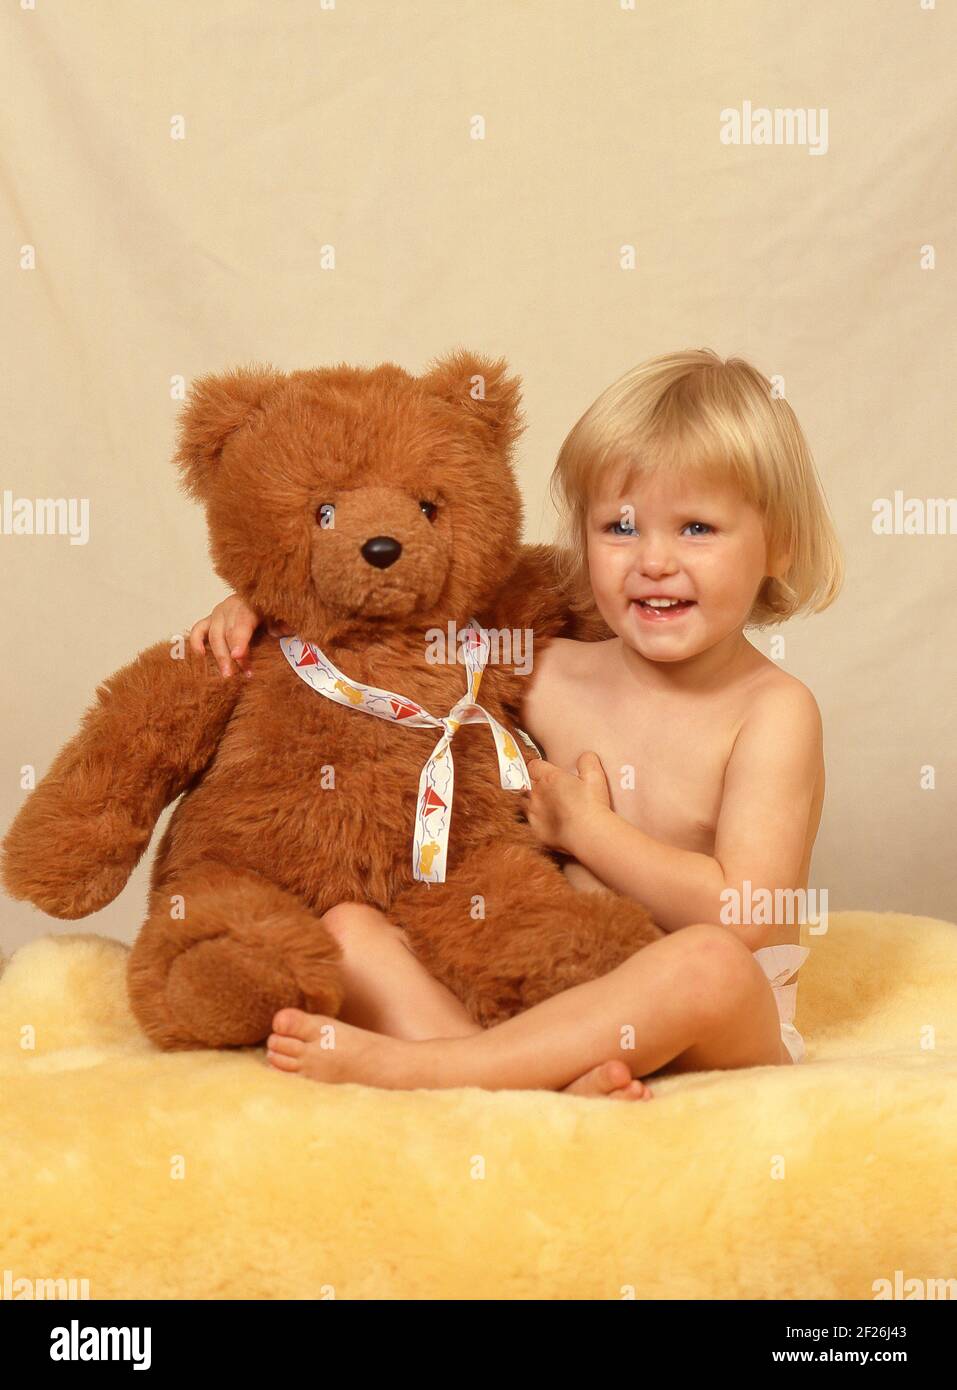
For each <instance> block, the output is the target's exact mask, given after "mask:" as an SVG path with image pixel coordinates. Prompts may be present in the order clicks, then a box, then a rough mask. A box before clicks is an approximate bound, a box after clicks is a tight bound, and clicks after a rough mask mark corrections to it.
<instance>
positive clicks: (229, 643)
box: [189, 594, 289, 676]
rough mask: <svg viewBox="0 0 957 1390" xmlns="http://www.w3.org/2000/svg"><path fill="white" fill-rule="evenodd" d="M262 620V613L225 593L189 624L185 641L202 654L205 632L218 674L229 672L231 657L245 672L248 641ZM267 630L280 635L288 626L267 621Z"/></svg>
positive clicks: (277, 635)
mask: <svg viewBox="0 0 957 1390" xmlns="http://www.w3.org/2000/svg"><path fill="white" fill-rule="evenodd" d="M262 621H263V615H262V613H260V612H258V611H257V610H256V609H255V608H250V606H249V604H248V603H246V602H245V601H244V600H243V599H241V598H240V597H239V595H238V594H229V595H228V597H227V598H224V599H223V600H222V602H221V603H217V605H216V607H215V608H214V609H213V611H212V613H210V615H209V617H207V618H200V620H199V622H198V623H194V624H193V626H192V627H191V628H190V631H189V645H190V647H191V648H192V650H193V651H194V652H196V654H197V655H198V656H202V654H203V644H204V643H205V641H206V637H207V634H208V636H209V645H210V649H211V650H212V653H213V656H214V657H215V658H216V661H217V663H218V664H219V670H220V674H221V675H223V676H230V675H232V673H233V664H232V661H231V660H230V657H232V658H234V659H235V661H236V665H237V666H238V667H240V668H241V669H242V671H243V672H244V673H245V674H246V675H247V676H248V675H249V674H250V671H249V641H250V638H251V637H252V635H253V633H254V632H255V631H256V628H257V627H258V626H259V624H260V623H261V622H262ZM269 632H270V635H271V636H273V637H283V636H285V635H286V634H288V632H289V629H288V627H287V626H286V624H285V623H270V624H269Z"/></svg>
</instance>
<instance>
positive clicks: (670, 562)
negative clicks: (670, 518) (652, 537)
mask: <svg viewBox="0 0 957 1390" xmlns="http://www.w3.org/2000/svg"><path fill="white" fill-rule="evenodd" d="M638 568H639V569H640V570H641V572H642V574H647V575H648V576H649V578H652V579H657V578H658V577H659V576H660V575H662V574H672V573H673V572H674V570H675V569H676V565H675V561H674V556H673V555H672V554H671V552H670V550H669V549H668V548H667V547H666V546H664V545H662V544H661V543H660V542H658V541H651V542H649V543H647V544H646V545H645V546H644V547H643V548H642V550H641V552H640V554H639V555H638Z"/></svg>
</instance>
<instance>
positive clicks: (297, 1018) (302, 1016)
mask: <svg viewBox="0 0 957 1390" xmlns="http://www.w3.org/2000/svg"><path fill="white" fill-rule="evenodd" d="M331 1022H332V1020H331V1019H328V1018H325V1017H324V1016H323V1015H322V1014H307V1013H303V1011H302V1009H280V1010H279V1012H278V1013H277V1014H276V1016H275V1018H274V1019H273V1021H272V1026H273V1032H274V1033H285V1034H286V1035H287V1036H289V1037H292V1038H301V1039H302V1041H303V1042H312V1040H313V1039H314V1038H319V1037H321V1036H322V1030H323V1028H324V1027H325V1025H326V1024H329V1023H331Z"/></svg>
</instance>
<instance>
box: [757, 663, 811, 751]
mask: <svg viewBox="0 0 957 1390" xmlns="http://www.w3.org/2000/svg"><path fill="white" fill-rule="evenodd" d="M761 660H762V665H761V666H760V667H758V669H757V671H756V672H755V680H754V685H753V688H752V691H751V693H750V698H749V699H748V702H747V706H746V715H745V718H744V720H743V721H742V724H743V727H747V726H748V725H750V726H751V730H750V732H754V733H756V732H760V733H761V734H763V735H764V737H766V738H768V739H772V738H774V737H775V736H776V735H785V734H787V735H789V736H790V737H791V738H795V737H796V738H799V739H801V740H802V741H805V742H807V743H808V744H819V743H820V742H821V739H822V737H823V725H822V720H821V711H820V708H819V706H818V703H817V700H816V699H815V698H814V694H813V692H812V691H811V690H810V689H809V688H808V687H807V686H806V685H805V684H804V682H803V681H801V680H798V678H797V676H792V675H791V674H790V673H789V672H788V671H782V670H781V668H780V666H777V665H775V663H774V662H773V661H769V660H768V659H767V657H762V658H761Z"/></svg>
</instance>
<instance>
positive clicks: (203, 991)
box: [166, 936, 336, 1047]
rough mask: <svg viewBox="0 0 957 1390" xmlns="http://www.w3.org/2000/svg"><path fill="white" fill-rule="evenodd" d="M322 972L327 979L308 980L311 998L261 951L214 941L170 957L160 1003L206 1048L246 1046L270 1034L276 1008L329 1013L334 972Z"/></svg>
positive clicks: (229, 941)
mask: <svg viewBox="0 0 957 1390" xmlns="http://www.w3.org/2000/svg"><path fill="white" fill-rule="evenodd" d="M326 969H327V971H328V975H329V978H328V980H327V981H325V982H323V981H322V980H321V979H318V978H315V975H313V978H312V980H311V984H312V988H313V991H314V993H313V994H311V995H307V994H306V993H305V992H304V991H303V990H302V989H301V988H300V987H299V985H298V984H297V982H296V979H295V977H294V976H293V974H292V973H291V972H290V971H288V970H286V969H285V968H283V964H282V963H281V962H276V963H275V964H271V963H270V962H269V961H268V954H267V951H264V950H263V948H262V947H255V946H246V945H243V944H242V943H241V942H239V941H236V940H235V939H234V938H232V937H225V936H220V937H217V938H216V939H215V940H212V941H201V942H199V944H198V945H196V946H193V947H191V948H190V950H188V951H185V952H184V953H183V954H182V955H181V956H178V957H177V958H176V960H175V961H174V962H173V965H172V968H171V969H170V972H169V977H168V979H167V981H166V1002H167V1004H168V1006H169V1011H170V1014H171V1015H172V1017H173V1018H174V1019H176V1020H177V1021H179V1022H180V1023H181V1025H182V1026H183V1028H184V1029H188V1030H189V1031H190V1033H192V1034H193V1036H195V1037H197V1038H201V1039H202V1041H203V1042H204V1044H205V1045H206V1046H207V1047H251V1046H253V1045H254V1044H255V1043H258V1042H261V1041H262V1040H263V1038H265V1037H267V1036H268V1035H269V1033H270V1032H271V1031H272V1020H273V1017H274V1016H275V1014H276V1013H277V1011H278V1010H279V1009H283V1008H289V1007H291V1008H297V1009H305V1010H306V1011H307V1012H311V1013H329V1012H330V1011H332V1012H335V1010H334V1009H333V1010H330V1007H329V1005H331V1004H333V1003H335V1001H336V991H335V988H334V986H335V978H334V967H333V966H332V965H331V963H330V964H327V966H326ZM324 983H325V987H323V984H324Z"/></svg>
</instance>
